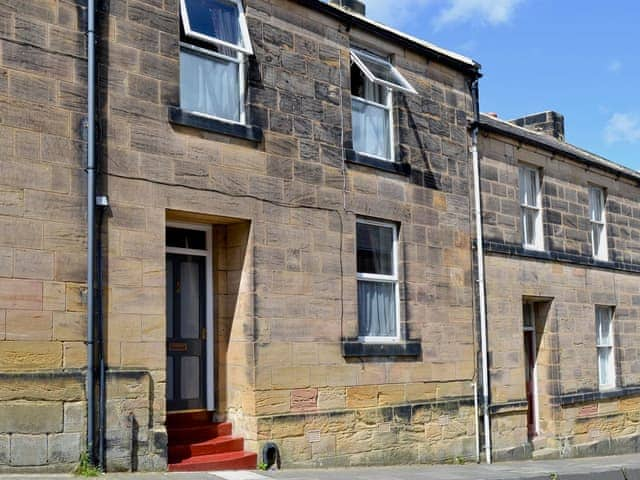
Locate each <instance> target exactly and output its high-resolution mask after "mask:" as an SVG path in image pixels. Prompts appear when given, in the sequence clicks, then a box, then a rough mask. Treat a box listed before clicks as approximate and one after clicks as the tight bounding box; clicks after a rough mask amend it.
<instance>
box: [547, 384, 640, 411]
mask: <svg viewBox="0 0 640 480" xmlns="http://www.w3.org/2000/svg"><path fill="white" fill-rule="evenodd" d="M637 395H640V386H630V387H614V388H611V389H606V390H598V391H591V392H578V393H569V394H565V395H558V396H557V397H555V398H552V399H551V403H552V404H555V405H559V406H562V407H566V406H569V405H575V404H580V403H590V402H597V401H602V400H614V399H617V398H625V397H633V396H637Z"/></svg>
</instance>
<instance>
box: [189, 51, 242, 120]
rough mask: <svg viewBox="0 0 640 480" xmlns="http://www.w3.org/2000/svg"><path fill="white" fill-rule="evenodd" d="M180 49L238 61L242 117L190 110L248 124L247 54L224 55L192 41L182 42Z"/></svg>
mask: <svg viewBox="0 0 640 480" xmlns="http://www.w3.org/2000/svg"><path fill="white" fill-rule="evenodd" d="M180 49H181V50H182V49H187V50H193V51H194V52H196V53H198V54H201V55H207V56H210V57H214V58H218V59H220V60H224V61H227V62H233V63H237V64H238V83H239V89H238V90H239V92H240V95H239V99H238V101H239V102H240V110H239V112H240V119H239V120H237V121H236V120H232V119H230V118H224V117H218V116H216V115H211V114H210V113H206V112H199V111H193V110H189V111H190V112H191V113H195V114H196V115H198V116H200V117H206V118H211V119H213V120H219V121H221V122H226V123H232V124H235V125H246V123H247V109H246V96H247V94H246V76H247V74H246V69H245V64H246V56H245V55H244V54H242V53H238V54H237V55H236V57H235V58H234V57H228V56H227V55H223V54H221V53H218V52H214V51H213V50H207V49H206V48H202V47H198V46H196V45H192V44H190V43H187V42H180ZM180 88H182V85H180Z"/></svg>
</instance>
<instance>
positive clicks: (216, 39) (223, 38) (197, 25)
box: [180, 0, 253, 55]
mask: <svg viewBox="0 0 640 480" xmlns="http://www.w3.org/2000/svg"><path fill="white" fill-rule="evenodd" d="M180 14H181V15H182V26H183V28H184V34H185V36H186V37H187V38H191V39H195V40H201V41H203V42H207V43H211V44H213V45H219V46H220V47H223V48H224V47H228V48H230V49H232V50H236V51H239V52H242V53H245V54H247V55H251V54H253V50H252V49H251V41H250V39H249V28H248V27H247V20H246V18H245V16H244V11H243V9H242V3H241V1H240V0H180Z"/></svg>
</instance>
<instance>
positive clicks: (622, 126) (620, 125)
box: [604, 113, 640, 143]
mask: <svg viewBox="0 0 640 480" xmlns="http://www.w3.org/2000/svg"><path fill="white" fill-rule="evenodd" d="M604 138H605V140H606V142H607V143H636V142H638V141H640V118H639V117H638V116H637V115H634V114H632V113H614V114H613V115H612V116H611V118H609V121H608V122H607V126H606V127H605V130H604Z"/></svg>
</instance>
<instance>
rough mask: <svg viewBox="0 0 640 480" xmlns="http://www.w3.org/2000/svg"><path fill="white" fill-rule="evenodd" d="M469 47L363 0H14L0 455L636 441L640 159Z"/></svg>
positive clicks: (346, 454)
mask: <svg viewBox="0 0 640 480" xmlns="http://www.w3.org/2000/svg"><path fill="white" fill-rule="evenodd" d="M336 4H338V5H336ZM94 12H95V14H94ZM94 25H95V28H94ZM94 36H95V39H96V41H95V42H93V41H92V40H93V38H94ZM94 46H95V47H94ZM94 65H95V68H94ZM479 69H480V66H479V64H477V63H475V62H474V61H472V60H470V59H467V58H465V57H463V56H460V55H457V54H455V53H452V52H448V51H446V50H443V49H441V48H438V47H436V46H434V45H431V44H429V43H426V42H423V41H421V40H418V39H414V38H411V37H409V36H407V35H405V34H403V33H401V32H397V31H395V30H393V29H390V28H388V27H385V26H383V25H380V24H378V23H375V22H373V21H371V20H369V19H367V17H366V16H365V15H364V5H363V4H362V3H361V2H359V1H356V0H342V1H336V2H331V3H325V2H322V1H319V0H246V1H244V2H242V1H241V0H98V1H97V2H94V0H11V1H6V0H0V472H20V471H68V470H70V469H72V468H73V467H74V465H75V464H76V463H77V461H78V458H79V457H80V455H81V453H83V452H89V454H90V457H91V458H92V459H93V460H94V461H95V462H97V463H99V464H100V465H101V466H102V467H103V468H105V469H106V470H109V471H120V470H166V469H167V468H168V469H170V470H187V471H188V470H201V469H206V470H213V469H233V468H255V466H256V463H257V462H260V463H266V464H267V465H271V464H277V465H279V466H282V467H285V468H286V467H330V466H355V465H382V464H398V463H430V462H442V461H452V460H462V459H465V460H467V459H468V460H473V459H475V458H477V457H479V454H480V451H481V449H484V450H485V451H486V452H487V454H488V457H489V458H491V456H493V458H495V459H501V458H514V457H525V458H529V457H531V456H532V455H533V456H545V455H556V456H574V455H583V454H589V453H613V452H617V451H638V450H640V448H639V446H638V444H637V438H638V436H637V425H638V422H640V403H639V402H638V399H637V397H634V395H637V394H640V392H639V391H638V387H637V386H638V385H639V383H638V379H637V378H636V377H637V376H638V375H640V373H639V372H640V369H639V368H638V365H640V355H639V354H638V349H637V348H635V346H634V342H635V340H636V325H637V322H638V321H639V320H640V319H639V318H638V315H637V308H638V304H640V301H639V300H638V299H639V298H640V294H639V293H636V292H635V290H634V279H635V276H634V275H636V274H637V272H638V270H639V269H640V263H638V262H640V259H639V258H637V256H638V253H637V252H638V246H636V243H635V242H637V241H638V236H637V231H638V227H637V225H636V222H638V221H640V220H638V219H639V218H640V205H637V204H636V200H634V199H635V198H638V195H637V193H638V188H637V185H638V179H640V174H638V173H636V172H633V171H630V170H627V169H624V168H623V167H620V166H617V165H615V164H613V163H611V162H608V161H606V160H603V159H601V158H599V157H595V156H594V155H591V154H588V153H586V152H583V151H581V150H579V149H577V148H575V147H572V146H571V145H569V144H566V143H564V142H563V141H561V140H557V139H553V138H551V137H548V136H546V135H543V134H541V133H534V132H532V131H530V130H527V129H526V128H535V127H540V128H544V129H547V130H549V129H551V131H552V133H553V132H556V133H557V132H559V131H560V130H561V129H562V121H561V118H560V117H559V116H557V115H556V114H552V113H549V114H545V115H544V119H542V120H541V119H540V118H538V117H527V118H525V119H522V120H521V121H518V123H519V124H521V125H522V126H524V127H526V128H521V127H518V126H516V125H514V124H513V123H508V122H503V121H500V120H497V119H495V118H492V117H488V116H479V115H478V112H477V108H476V103H477V98H478V97H477V85H478V79H479V77H480V71H479ZM554 129H555V130H554ZM478 148H479V150H480V154H479V158H480V163H481V168H480V175H477V172H478V169H477V168H474V165H475V166H477V160H478V155H476V153H477V152H478ZM470 152H471V153H470ZM472 153H473V154H472ZM480 180H481V183H480ZM476 184H477V185H481V189H480V190H478V189H477V188H474V185H476ZM474 193H481V197H482V204H483V207H484V213H483V215H482V216H478V215H476V214H475V213H474V209H478V208H479V205H478V202H475V201H474ZM475 211H477V210H475ZM480 218H482V223H483V224H484V233H485V238H484V241H480V242H478V240H477V237H476V233H475V232H477V231H478V230H477V229H476V227H477V225H478V223H479V222H477V220H479V219H480ZM477 246H478V247H479V246H482V247H484V248H485V252H486V256H485V257H483V256H482V249H481V248H476V247H477ZM478 258H479V259H480V260H481V261H478ZM483 260H484V261H483ZM484 271H486V295H485V294H484V291H483V289H482V288H476V286H477V285H481V286H483V287H484V286H485V283H483V282H480V283H478V282H476V279H478V276H479V275H480V274H481V273H482V272H484ZM93 292H95V294H94V293H93ZM484 305H486V316H485V315H484V314H485V309H484V308H483V307H484ZM487 325H488V327H487ZM485 366H488V367H489V368H485ZM483 376H484V377H487V378H489V380H490V382H487V381H484V382H483V381H482V379H483ZM483 389H484V390H483ZM478 390H481V391H483V392H484V394H483V395H480V394H479V393H478ZM489 400H490V402H491V403H489ZM482 409H484V410H485V414H484V415H480V410H482ZM489 415H490V416H491V418H489ZM489 419H490V421H489ZM485 420H486V421H487V422H486V423H485V424H484V427H483V425H482V423H483V421H485Z"/></svg>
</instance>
